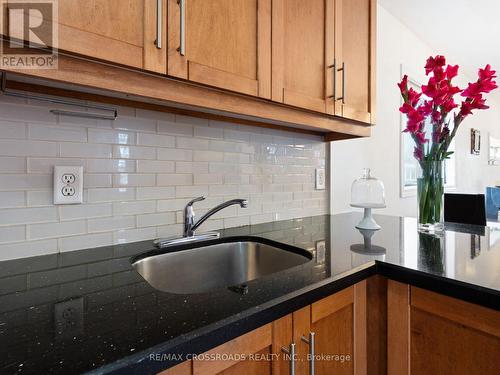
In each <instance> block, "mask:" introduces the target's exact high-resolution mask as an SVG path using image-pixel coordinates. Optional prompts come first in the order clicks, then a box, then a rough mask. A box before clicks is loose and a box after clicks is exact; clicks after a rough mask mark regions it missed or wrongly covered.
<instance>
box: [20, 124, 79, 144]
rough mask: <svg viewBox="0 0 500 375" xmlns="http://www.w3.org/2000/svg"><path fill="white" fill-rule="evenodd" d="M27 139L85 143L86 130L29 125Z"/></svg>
mask: <svg viewBox="0 0 500 375" xmlns="http://www.w3.org/2000/svg"><path fill="white" fill-rule="evenodd" d="M28 138H29V139H36V140H41V141H68V142H87V130H86V129H84V128H70V127H64V126H59V127H54V126H44V125H40V124H37V125H29V126H28Z"/></svg>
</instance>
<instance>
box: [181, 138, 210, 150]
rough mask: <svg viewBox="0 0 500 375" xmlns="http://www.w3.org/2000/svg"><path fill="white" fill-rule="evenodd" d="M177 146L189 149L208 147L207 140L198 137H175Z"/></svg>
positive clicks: (204, 148)
mask: <svg viewBox="0 0 500 375" xmlns="http://www.w3.org/2000/svg"><path fill="white" fill-rule="evenodd" d="M176 146H177V148H181V149H182V148H187V149H191V150H206V149H207V148H208V140H206V139H200V138H192V137H191V138H183V137H177V140H176Z"/></svg>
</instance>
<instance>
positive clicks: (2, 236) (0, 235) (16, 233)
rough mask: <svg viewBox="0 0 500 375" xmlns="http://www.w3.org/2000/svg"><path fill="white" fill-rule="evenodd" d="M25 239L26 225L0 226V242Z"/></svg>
mask: <svg viewBox="0 0 500 375" xmlns="http://www.w3.org/2000/svg"><path fill="white" fill-rule="evenodd" d="M25 239H26V226H25V225H15V226H8V227H0V243H8V242H19V241H24V240H25Z"/></svg>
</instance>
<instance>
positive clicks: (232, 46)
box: [168, 0, 271, 98]
mask: <svg viewBox="0 0 500 375" xmlns="http://www.w3.org/2000/svg"><path fill="white" fill-rule="evenodd" d="M181 6H182V7H184V13H182V12H181ZM168 40H169V47H168V74H169V75H171V76H174V77H179V78H183V79H187V80H190V81H194V82H198V83H202V84H206V85H210V86H215V87H218V88H222V89H227V90H231V91H236V92H240V93H244V94H248V95H252V96H258V97H262V98H270V97H271V91H270V85H271V0H210V1H206V0H184V1H183V2H180V1H177V0H169V39H168ZM183 42H184V43H185V52H184V55H182V53H181V50H180V46H181V43H183Z"/></svg>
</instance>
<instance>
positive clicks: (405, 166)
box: [400, 77, 456, 197]
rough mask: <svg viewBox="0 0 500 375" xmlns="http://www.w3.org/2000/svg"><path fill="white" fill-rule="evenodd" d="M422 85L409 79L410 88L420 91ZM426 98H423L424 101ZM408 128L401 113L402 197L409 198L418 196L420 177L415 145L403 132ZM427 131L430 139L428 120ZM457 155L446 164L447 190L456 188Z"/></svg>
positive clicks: (428, 121) (428, 122)
mask: <svg viewBox="0 0 500 375" xmlns="http://www.w3.org/2000/svg"><path fill="white" fill-rule="evenodd" d="M420 86H421V85H420V84H419V83H418V82H417V81H416V80H414V79H412V78H410V77H408V87H413V89H414V90H417V91H420ZM425 99H426V97H424V96H422V99H421V100H422V101H423V100H425ZM405 127H406V115H405V114H403V113H401V145H400V152H401V158H400V163H401V168H400V170H401V171H400V175H401V197H408V196H412V195H415V194H416V191H417V177H418V169H419V166H418V162H417V161H416V160H415V158H414V157H413V150H414V147H415V143H414V141H413V139H412V138H411V136H410V135H409V134H408V133H404V132H403V130H404V129H405ZM425 130H426V133H427V134H428V137H429V136H430V134H431V133H432V124H431V121H430V119H429V118H428V119H427V120H426V122H425ZM449 150H450V151H455V142H454V141H453V142H452V143H451V145H450V148H449ZM455 164H456V159H455V154H452V155H451V157H450V159H447V160H446V161H445V163H444V181H445V182H444V183H445V187H446V188H448V189H449V188H452V187H454V186H455V180H456V178H455V177H456V176H455V171H456V169H455Z"/></svg>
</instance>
